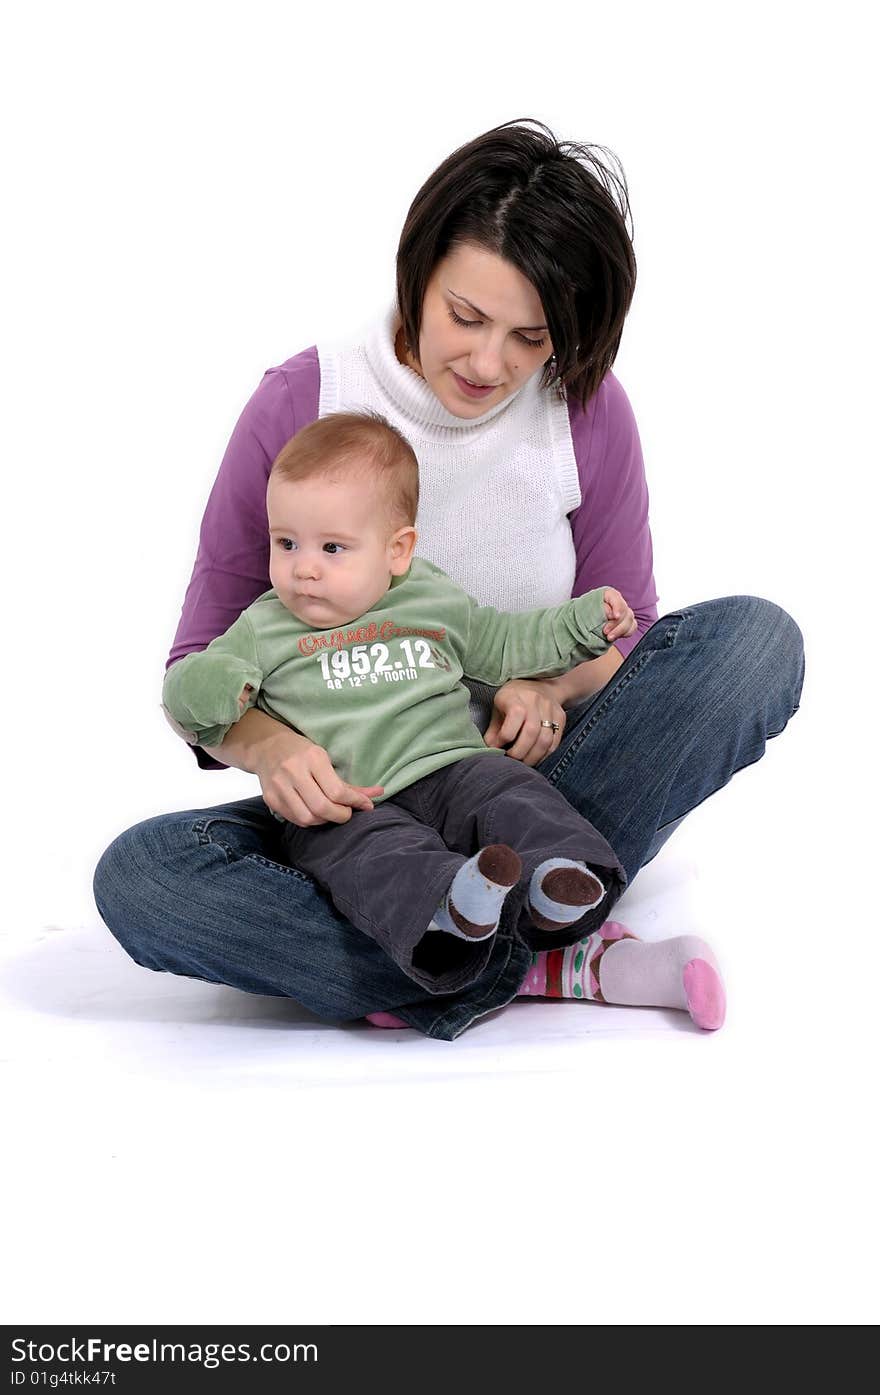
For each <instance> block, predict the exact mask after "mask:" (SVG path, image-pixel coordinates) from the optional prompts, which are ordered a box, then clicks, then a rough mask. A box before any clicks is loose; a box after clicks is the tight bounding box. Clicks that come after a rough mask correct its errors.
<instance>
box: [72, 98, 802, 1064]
mask: <svg viewBox="0 0 880 1395" xmlns="http://www.w3.org/2000/svg"><path fill="white" fill-rule="evenodd" d="M628 211H629V210H628V201H627V193H626V186H625V183H624V182H623V179H622V178H621V177H620V176H619V175H617V174H615V173H614V172H613V171H612V170H611V169H609V168H608V167H606V166H605V165H603V164H602V163H601V162H600V161H599V159H598V158H597V157H596V155H595V154H594V149H593V148H591V147H578V146H574V145H568V144H564V145H561V144H559V143H558V142H557V141H556V140H555V138H554V137H553V135H552V133H551V132H549V131H548V130H547V129H546V128H545V127H542V126H538V125H537V123H528V124H524V123H521V122H514V123H508V124H506V125H504V126H500V127H498V128H496V129H495V130H492V131H489V132H487V133H486V134H485V135H483V136H481V137H479V138H478V139H477V140H475V141H473V142H471V143H470V144H469V145H466V146H464V147H463V148H462V149H460V150H457V151H455V152H454V153H453V154H452V155H451V156H450V157H449V159H447V160H446V161H444V163H443V164H442V165H441V166H440V167H439V168H438V169H437V170H436V171H435V173H434V174H433V175H432V176H431V177H430V179H429V180H428V181H427V183H426V184H425V185H424V187H423V188H422V189H421V190H420V191H419V193H418V194H417V196H416V198H415V200H414V202H413V204H412V207H411V209H410V211H409V214H408V216H407V220H406V224H405V226H404V229H403V233H402V236H401V240H400V246H399V249H398V257H397V303H396V305H395V307H394V308H393V309H392V311H391V312H390V313H389V314H388V316H386V317H385V318H384V319H383V320H382V322H381V323H379V324H378V325H376V326H375V327H374V328H373V330H372V331H371V333H370V334H369V335H368V336H367V338H366V340H365V342H364V343H363V344H361V345H357V346H355V347H354V348H352V349H350V350H346V351H343V352H341V353H330V352H324V351H322V350H320V349H315V348H312V349H307V350H305V351H304V352H303V353H300V354H298V355H296V356H295V357H294V358H292V359H289V360H288V361H287V362H286V363H284V364H282V365H281V366H280V367H278V368H276V369H272V370H270V371H269V372H268V373H267V374H266V375H265V377H264V379H263V381H262V383H261V384H260V386H259V387H258V389H257V391H256V392H255V394H254V396H253V397H252V398H251V400H250V402H249V403H248V404H247V406H246V407H245V410H244V412H243V414H242V416H241V418H240V420H239V422H238V425H237V426H236V429H235V431H234V433H233V436H232V440H231V441H230V444H229V448H228V450H227V452H226V455H225V457H224V460H223V463H222V465H221V469H220V473H219V476H218V478H217V481H216V483H215V486H214V489H213V491H212V494H211V497H210V500H209V502H208V506H207V509H206V512H205V516H204V520H203V524H202V532H201V541H200V547H199V553H198V557H197V559H196V564H195V569H194V572H193V577H192V581H191V583H190V586H189V589H188V592H187V596H186V600H185V603H184V607H183V613H182V616H181V621H180V625H179V628H178V632H177V636H176V639H175V643H174V647H173V649H172V652H171V656H170V659H169V662H170V663H172V662H174V661H175V660H176V659H177V658H179V657H181V656H182V655H183V654H185V653H187V652H189V651H190V650H192V649H199V648H203V647H204V646H205V645H206V644H207V643H209V641H210V640H211V639H212V638H213V637H214V636H215V635H217V634H218V633H220V631H222V630H224V629H225V628H226V627H227V626H228V625H229V624H230V623H231V622H232V621H233V620H234V619H235V618H236V617H237V616H238V615H239V614H240V612H241V611H242V610H243V609H244V608H245V606H247V605H249V604H250V603H251V601H253V600H254V599H255V598H256V596H258V595H259V594H260V593H261V592H263V591H264V590H266V589H268V587H269V580H268V546H267V537H266V512H265V484H266V478H267V475H268V471H269V468H270V466H271V463H272V460H273V459H274V457H275V455H276V454H277V453H278V451H279V450H280V449H281V447H282V446H283V445H284V444H285V442H286V441H287V440H288V439H289V438H290V437H291V436H293V435H294V434H295V433H296V431H297V430H299V429H300V428H301V427H303V426H305V425H306V424H307V423H308V422H310V421H312V420H314V419H315V418H316V417H317V416H319V415H321V416H323V415H325V414H326V413H328V412H331V411H336V410H345V409H351V408H356V407H361V408H363V407H370V408H373V409H375V410H378V411H380V412H381V413H382V414H383V415H384V416H386V417H387V418H388V419H389V420H390V421H391V422H392V424H393V425H395V426H397V427H399V429H400V430H402V431H403V432H404V434H405V435H406V436H407V438H408V439H409V441H410V443H411V444H412V446H413V448H414V449H415V452H416V455H417V457H418V459H419V466H420V476H421V491H422V492H421V507H420V512H419V533H420V536H419V552H420V554H421V555H423V556H425V557H427V558H428V560H430V561H433V562H435V563H436V564H437V565H438V566H440V567H442V568H443V569H444V570H445V571H446V572H448V573H449V574H450V575H451V576H452V578H453V579H454V580H455V581H456V582H458V583H459V584H460V585H462V586H464V587H465V588H466V590H468V591H469V592H470V593H471V594H472V595H474V596H475V597H476V598H477V599H478V600H479V601H480V602H481V603H483V604H488V605H495V606H496V607H498V608H499V609H506V610H521V609H526V608H530V607H534V606H541V605H555V604H558V603H559V602H561V601H563V600H564V599H566V598H567V597H568V596H569V595H572V594H575V595H579V594H581V593H582V592H584V591H586V590H589V589H592V588H594V587H596V586H600V585H608V586H614V587H616V588H617V589H618V590H619V591H621V592H622V594H623V595H624V597H625V598H626V600H627V601H628V602H629V604H630V605H631V606H632V608H633V610H634V612H635V615H636V618H637V620H638V630H637V631H636V633H635V634H634V635H633V636H631V637H630V638H629V639H625V640H619V641H618V642H617V643H616V645H615V646H613V647H612V648H611V649H610V650H609V651H608V652H607V653H606V654H605V655H603V656H602V657H601V658H600V659H596V660H593V661H592V662H590V663H587V664H583V665H581V666H579V667H577V668H575V669H573V670H572V671H571V672H570V673H567V674H565V675H563V676H561V677H559V678H555V679H550V680H548V679H545V680H541V681H537V680H518V681H516V682H512V683H508V684H506V685H505V686H504V687H503V688H501V689H500V690H499V691H498V692H497V693H494V694H493V693H492V692H491V691H490V690H483V691H475V692H474V715H475V718H476V719H477V720H478V721H480V725H481V727H482V728H483V729H484V730H485V735H486V740H487V742H488V743H489V744H494V745H499V746H506V747H507V748H508V755H509V757H510V758H512V759H515V760H521V761H523V762H525V763H526V764H527V765H531V766H535V767H536V768H537V769H539V770H540V772H541V773H542V774H544V775H545V776H546V777H547V779H548V780H550V781H551V782H552V783H553V784H555V785H556V786H557V787H558V789H559V790H560V791H561V792H562V793H563V794H564V795H565V797H566V798H567V799H568V800H569V802H570V803H571V804H572V805H573V806H574V807H575V808H576V809H578V810H579V811H580V812H581V813H582V814H583V815H584V816H585V817H586V818H587V819H588V820H589V821H590V822H591V823H593V824H594V825H595V826H596V827H597V828H598V829H599V830H600V832H601V833H602V834H603V835H604V836H605V837H606V838H607V839H608V841H609V842H610V843H611V845H612V847H613V848H614V849H615V851H616V852H617V854H618V856H619V858H620V860H621V862H622V864H623V866H624V868H625V869H626V871H627V875H628V877H629V879H630V880H631V879H632V878H633V877H635V875H636V874H637V872H638V871H639V869H640V868H641V867H642V866H644V865H645V863H646V862H648V861H650V859H651V858H652V857H653V856H655V854H656V853H657V851H658V850H659V848H660V847H661V846H662V844H663V843H664V842H665V841H666V839H667V838H668V837H669V835H670V834H671V833H672V831H673V829H674V828H675V827H676V826H677V825H678V823H679V822H680V821H681V819H682V818H684V816H685V815H686V814H687V813H688V812H689V811H690V810H691V809H693V808H695V807H696V806H697V805H698V804H700V803H701V802H702V801H703V800H704V799H705V798H706V797H707V796H708V795H710V794H712V793H713V792H714V791H715V790H717V789H720V788H721V786H723V785H724V784H726V783H727V781H728V780H729V779H730V778H731V776H732V775H733V774H734V773H735V772H736V771H737V770H739V769H741V768H742V767H743V766H745V765H749V764H751V763H752V762H754V761H756V760H759V759H760V757H761V756H762V755H763V752H764V747H765V743H766V741H767V739H768V738H769V737H772V736H775V735H777V734H778V733H779V732H780V731H782V730H783V728H784V727H785V725H786V723H787V722H788V719H789V717H790V716H791V715H792V714H793V712H795V711H796V710H797V706H798V702H799V697H800V690H801V684H802V681H803V646H802V639H801V635H800V631H799V629H798V627H797V625H796V624H795V623H794V621H793V620H792V619H791V617H790V616H788V615H787V614H786V613H785V612H784V611H782V610H780V609H779V607H777V606H775V605H773V604H772V603H771V602H768V601H764V600H760V599H758V598H757V597H751V596H734V597H727V598H725V599H723V600H717V601H707V602H703V603H702V604H699V605H695V606H693V607H689V608H688V609H686V610H682V611H679V612H677V613H675V614H672V615H666V616H664V617H663V618H662V619H661V620H658V619H657V609H656V601H657V596H656V591H655V588H654V580H653V574H652V551H651V539H650V532H649V528H648V518H647V489H646V485H645V477H644V469H643V465H642V458H641V450H640V446H639V439H638V432H637V429H636V425H635V422H634V420H633V416H632V411H631V409H630V406H629V403H628V401H627V398H626V396H625V394H624V392H623V390H622V388H621V387H620V384H619V383H618V382H617V381H616V379H615V378H614V376H613V374H612V372H611V366H612V364H613V362H614V358H615V356H616V353H617V349H618V346H619V344H620V338H621V333H622V328H623V322H624V319H625V317H626V314H627V312H628V309H629V306H630V303H631V300H632V295H633V290H634V286H635V276H636V265H635V258H634V255H633V250H632V245H631V241H630V237H629V234H628V231H627V223H626V218H627V215H628ZM480 719H481V720H480ZM487 722H488V726H487ZM196 756H197V758H198V761H199V764H200V765H202V766H205V767H212V768H218V767H219V766H223V765H233V766H236V767H238V768H239V769H242V770H247V771H250V772H252V773H254V774H256V775H257V776H258V777H259V780H260V785H261V788H262V791H263V797H262V798H254V799H247V800H240V801H237V802H235V803H233V804H227V805H218V806H217V807H214V808H209V809H202V810H190V811H187V812H183V813H174V814H168V815H163V816H160V817H158V818H154V819H150V820H148V821H146V822H145V823H142V824H139V825H137V826H136V827H135V828H133V829H129V830H128V831H127V832H126V833H124V834H122V835H121V836H120V837H119V838H118V839H117V840H116V841H115V842H114V843H113V844H112V845H111V847H110V848H109V849H108V850H107V852H106V853H105V854H104V856H103V858H102V859H101V862H100V863H99V865H98V869H97V872H96V876H95V897H96V901H97V905H98V909H99V911H100V913H101V915H102V917H103V919H104V920H105V921H106V923H107V925H108V926H109V927H110V929H111V930H112V931H113V933H114V935H116V937H117V938H118V939H119V941H120V942H121V943H122V945H123V946H124V947H125V949H126V950H127V951H128V953H129V954H130V955H131V956H132V957H133V958H134V959H135V960H136V962H137V963H139V964H141V965H143V966H145V967H148V968H152V969H157V970H165V971H169V972H172V973H180V974H185V975H189V976H192V977H196V978H203V979H207V980H209V981H211V982H216V983H225V984H231V985H234V986H235V987H238V988H241V989H244V990H247V991H250V992H256V993H266V994H275V995H281V996H289V997H292V998H295V999H296V1000H297V1001H298V1002H300V1003H302V1004H304V1005H305V1006H306V1007H308V1008H310V1009H311V1010H312V1011H314V1012H316V1013H317V1014H319V1015H320V1016H322V1017H328V1018H335V1019H343V1020H345V1019H351V1018H358V1017H363V1016H365V1015H367V1014H375V1013H378V1012H383V1011H385V1010H390V1011H392V1012H394V1013H397V1014H399V1016H400V1017H401V1018H402V1019H403V1020H404V1021H406V1022H407V1023H409V1024H410V1025H412V1026H415V1027H417V1028H418V1029H419V1030H420V1031H422V1032H424V1033H426V1034H427V1035H430V1036H434V1037H440V1038H443V1039H447V1040H451V1039H453V1038H454V1037H456V1036H457V1035H458V1034H459V1033H460V1032H462V1031H463V1030H464V1029H465V1028H466V1027H467V1026H468V1025H470V1023H472V1022H473V1021H474V1020H475V1019H477V1018H479V1017H481V1016H483V1015H485V1014H486V1013H487V1012H490V1011H492V1010H493V1009H495V1008H499V1007H501V1006H503V1005H504V1004H506V1003H508V1002H509V1001H510V1000H511V999H512V998H513V997H514V996H515V995H516V993H517V990H518V989H519V987H520V985H521V983H522V981H523V977H524V975H525V973H526V970H527V968H528V967H529V964H530V954H529V951H528V950H527V949H526V948H525V947H524V946H523V945H521V944H520V943H519V942H518V941H516V940H514V939H513V938H512V937H511V935H510V934H509V933H504V932H503V929H502V931H499V933H498V935H496V943H495V946H494V949H493V952H492V956H491V958H490V960H489V963H488V966H487V968H486V970H485V972H484V973H483V974H482V975H481V977H480V979H479V980H478V981H477V982H476V984H475V985H472V986H471V987H470V988H469V989H467V990H466V991H463V992H462V993H460V994H456V995H451V996H447V997H436V996H433V997H432V996H431V995H430V994H428V993H427V992H426V991H423V990H421V989H420V988H419V987H418V985H416V984H415V983H413V982H412V980H410V979H409V978H407V977H406V976H404V975H403V974H402V973H401V971H400V970H399V969H397V968H396V966H395V965H394V964H392V962H391V961H390V960H389V959H387V958H386V957H385V956H384V955H383V953H382V952H381V951H380V950H379V949H378V947H377V946H376V945H375V944H374V943H373V941H371V940H369V939H368V938H367V937H366V936H364V935H362V934H361V933H360V932H358V931H357V930H355V929H354V928H353V927H351V926H350V925H349V924H348V922H347V921H345V920H344V919H343V918H342V917H341V916H340V915H338V914H337V912H336V911H335V910H334V908H333V906H332V905H331V903H330V902H329V900H327V899H326V898H325V897H324V895H323V894H322V893H320V892H319V891H318V889H317V888H316V887H315V885H314V884H313V883H312V882H311V880H310V879H309V878H308V877H306V876H305V875H304V874H303V873H301V872H299V871H298V870H297V869H296V868H294V867H290V866H286V865H285V864H284V863H283V861H282V860H281V854H280V848H279V837H278V829H279V827H280V825H279V823H278V820H277V819H276V818H275V817H273V815H275V814H277V815H279V816H280V817H281V818H283V819H287V820H289V821H291V822H293V823H294V824H297V825H298V826H300V827H307V826H309V825H312V824H320V823H324V822H343V821H345V820H347V819H349V818H350V817H351V816H352V812H353V811H355V810H357V809H358V808H363V807H367V803H368V799H367V796H366V794H365V793H364V791H362V790H359V789H356V788H353V787H350V786H347V785H345V784H344V783H343V782H342V781H341V780H340V779H339V778H338V777H337V776H336V775H335V772H334V771H333V769H332V766H331V765H330V762H329V758H328V757H327V754H326V752H324V751H323V750H321V749H320V748H319V747H317V746H314V745H312V744H311V743H309V742H308V741H306V740H305V738H303V737H301V736H299V735H298V734H297V733H295V732H292V731H291V730H290V729H289V728H287V727H285V726H282V725H281V724H280V723H278V722H275V721H274V720H273V719H272V718H270V717H269V716H268V715H267V714H266V713H263V712H259V711H257V710H256V709H251V710H250V711H249V712H248V713H246V715H245V716H244V717H243V718H242V719H241V720H240V721H239V722H238V723H237V725H236V726H235V727H233V728H232V730H231V731H230V732H229V733H228V735H227V737H226V738H225V740H224V741H223V744H222V746H221V747H219V748H218V749H216V750H213V751H207V752H203V751H200V750H198V749H196Z"/></svg>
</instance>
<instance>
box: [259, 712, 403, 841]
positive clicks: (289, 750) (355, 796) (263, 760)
mask: <svg viewBox="0 0 880 1395" xmlns="http://www.w3.org/2000/svg"><path fill="white" fill-rule="evenodd" d="M254 774H255V775H257V776H258V778H259V781H260V785H261V787H262V790H263V798H264V799H265V801H266V803H267V804H268V806H269V808H270V809H272V810H273V811H274V812H275V813H276V814H280V815H281V817H282V818H284V819H287V821H288V822H289V823H294V824H296V825H297V827H298V828H311V827H313V826H314V825H315V824H321V823H348V820H349V819H350V818H351V816H352V813H353V812H354V810H355V809H372V807H373V801H372V799H371V798H370V796H371V795H377V794H382V792H383V786H382V785H349V784H346V782H345V780H343V779H341V778H340V776H339V775H337V773H336V771H335V770H334V769H333V766H332V764H331V762H330V757H329V756H328V754H327V752H326V751H325V750H324V748H323V746H316V745H315V743H314V742H313V741H309V740H308V739H307V738H306V737H305V736H300V734H299V732H295V731H290V730H289V729H288V728H287V727H283V728H281V729H280V730H279V732H278V734H277V735H273V736H272V737H270V739H269V740H268V741H266V742H264V743H263V744H262V745H261V746H260V750H259V754H258V755H257V757H256V758H255V760H254Z"/></svg>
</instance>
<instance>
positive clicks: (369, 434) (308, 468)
mask: <svg viewBox="0 0 880 1395" xmlns="http://www.w3.org/2000/svg"><path fill="white" fill-rule="evenodd" d="M349 470H352V471H357V472H358V473H361V474H371V475H373V476H374V477H375V479H376V480H377V481H378V482H379V484H380V485H381V487H382V488H383V489H384V492H385V496H386V499H387V501H388V507H389V514H390V522H391V526H392V527H393V528H400V527H403V526H404V525H405V524H413V523H415V521H416V513H417V512H418V507H419V463H418V461H417V460H416V457H415V452H414V451H413V448H412V446H411V445H410V443H409V441H408V440H407V439H406V437H405V436H404V435H403V433H402V432H400V431H398V430H397V427H396V426H392V425H391V423H390V422H389V421H386V420H385V418H384V417H383V416H380V415H379V413H378V412H372V411H367V410H365V411H363V412H331V413H330V414H329V416H326V417H319V418H318V420H317V421H313V422H312V423H311V425H310V426H304V427H303V429H302V430H301V431H298V432H297V433H296V435H295V436H293V437H291V439H290V440H289V441H288V442H287V445H286V446H282V448H281V450H280V451H279V452H278V455H277V456H276V457H275V460H274V462H273V464H272V471H271V476H270V478H276V479H282V480H294V481H295V480H306V479H312V478H314V477H315V476H319V475H326V476H327V477H328V478H329V477H333V476H335V477H338V476H339V475H340V474H342V473H345V472H346V471H349Z"/></svg>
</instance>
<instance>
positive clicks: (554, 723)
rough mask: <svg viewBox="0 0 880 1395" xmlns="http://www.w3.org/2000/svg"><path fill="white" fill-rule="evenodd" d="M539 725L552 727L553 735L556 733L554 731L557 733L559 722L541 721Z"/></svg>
mask: <svg viewBox="0 0 880 1395" xmlns="http://www.w3.org/2000/svg"><path fill="white" fill-rule="evenodd" d="M541 726H542V727H552V728H553V735H554V736H555V735H556V733H557V732H558V730H559V723H558V722H542V723H541Z"/></svg>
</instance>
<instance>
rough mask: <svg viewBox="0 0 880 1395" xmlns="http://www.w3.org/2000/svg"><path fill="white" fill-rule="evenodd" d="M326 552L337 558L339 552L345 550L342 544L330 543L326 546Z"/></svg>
mask: <svg viewBox="0 0 880 1395" xmlns="http://www.w3.org/2000/svg"><path fill="white" fill-rule="evenodd" d="M324 551H325V552H329V553H330V555H331V556H332V557H335V555H336V553H337V552H344V551H345V548H344V547H343V545H342V543H334V542H329V543H325V544H324Z"/></svg>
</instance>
